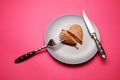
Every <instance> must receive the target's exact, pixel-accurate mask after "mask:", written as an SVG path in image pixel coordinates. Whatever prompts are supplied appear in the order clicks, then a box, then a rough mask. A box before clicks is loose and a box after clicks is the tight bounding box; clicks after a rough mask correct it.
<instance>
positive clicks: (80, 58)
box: [45, 14, 100, 64]
mask: <svg viewBox="0 0 120 80" xmlns="http://www.w3.org/2000/svg"><path fill="white" fill-rule="evenodd" d="M91 23H92V22H91ZM73 24H79V25H80V26H81V27H82V30H83V44H82V45H80V44H78V45H77V46H78V47H79V49H76V48H74V47H72V46H69V45H65V44H62V43H59V44H58V45H56V46H54V47H49V48H47V50H48V52H49V53H50V55H51V56H53V57H54V58H55V59H57V60H58V61H60V62H63V63H66V64H81V63H84V62H86V61H88V60H90V59H91V58H92V57H93V56H94V55H95V54H96V52H97V47H96V44H95V42H94V40H93V39H92V38H91V36H90V34H89V32H88V30H87V28H86V25H85V23H84V21H83V18H82V16H79V15H74V14H68V15H64V16H61V17H58V18H56V19H55V20H54V21H53V22H51V24H50V25H49V26H48V28H47V31H46V34H45V43H46V44H47V43H48V41H49V40H50V39H52V38H56V37H58V36H59V33H60V32H61V30H62V29H65V30H68V29H69V27H70V26H71V25H73ZM92 25H93V27H94V29H95V31H96V33H97V37H98V39H99V40H100V34H99V31H98V29H97V27H96V26H95V25H94V24H93V23H92Z"/></svg>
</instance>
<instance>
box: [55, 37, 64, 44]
mask: <svg viewBox="0 0 120 80" xmlns="http://www.w3.org/2000/svg"><path fill="white" fill-rule="evenodd" d="M53 40H54V42H55V43H60V42H63V41H64V40H65V39H64V38H63V37H62V36H59V37H56V38H53Z"/></svg>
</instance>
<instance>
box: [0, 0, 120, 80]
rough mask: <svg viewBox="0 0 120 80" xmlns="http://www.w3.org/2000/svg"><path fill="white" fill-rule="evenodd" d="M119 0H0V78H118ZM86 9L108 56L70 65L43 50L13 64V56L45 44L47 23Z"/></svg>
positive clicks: (119, 56) (82, 79)
mask: <svg viewBox="0 0 120 80" xmlns="http://www.w3.org/2000/svg"><path fill="white" fill-rule="evenodd" d="M119 5H120V1H119V0H0V80H120V74H119V71H120V60H119V59H120V52H119V50H120V36H119V35H120V6H119ZM82 10H85V11H86V12H87V13H88V15H89V18H90V19H91V20H92V21H93V22H94V23H95V24H96V25H97V27H98V29H99V31H100V34H101V43H102V45H103V47H104V49H105V52H106V53H107V60H106V61H104V60H102V59H101V57H100V56H99V54H97V55H96V56H95V57H94V58H93V59H92V60H90V61H89V62H87V63H85V64H80V65H76V66H70V65H65V64H62V63H60V62H58V61H56V60H55V59H53V58H52V57H51V56H50V55H49V53H48V52H47V51H46V50H43V51H42V52H39V54H38V55H36V56H34V57H32V58H31V59H29V60H27V61H25V62H22V63H20V64H15V63H14V60H15V59H16V58H17V57H18V56H20V55H22V54H24V53H26V52H28V51H31V50H34V49H36V48H38V47H40V46H42V45H44V34H45V31H46V28H47V27H48V25H49V23H50V22H51V21H53V20H54V19H55V18H57V17H59V16H62V15H65V14H79V15H81V13H82Z"/></svg>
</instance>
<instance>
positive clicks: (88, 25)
mask: <svg viewBox="0 0 120 80" xmlns="http://www.w3.org/2000/svg"><path fill="white" fill-rule="evenodd" d="M82 17H83V20H84V22H85V24H86V27H87V29H88V31H89V33H90V35H91V37H92V38H93V39H94V41H95V43H96V46H97V48H98V51H99V53H100V54H101V57H102V58H103V59H106V54H105V51H104V49H103V47H102V45H101V43H100V41H99V40H98V38H97V35H96V32H95V31H94V29H93V26H92V24H91V22H90V20H89V18H88V17H87V14H86V13H85V11H83V13H82Z"/></svg>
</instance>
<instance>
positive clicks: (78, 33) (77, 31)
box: [69, 24, 83, 44]
mask: <svg viewBox="0 0 120 80" xmlns="http://www.w3.org/2000/svg"><path fill="white" fill-rule="evenodd" d="M69 32H71V33H72V34H74V35H73V37H74V38H75V40H76V41H77V42H79V43H80V44H82V40H83V30H82V28H81V26H80V25H78V24H73V25H71V26H70V28H69Z"/></svg>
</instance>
